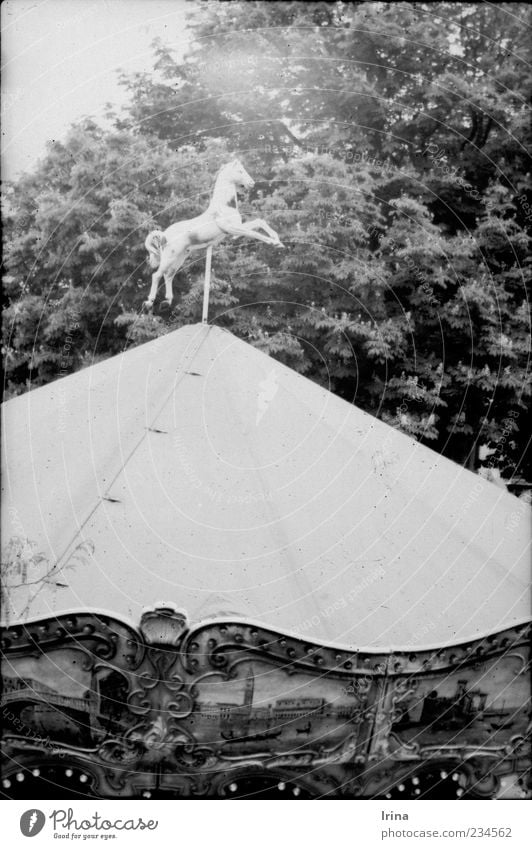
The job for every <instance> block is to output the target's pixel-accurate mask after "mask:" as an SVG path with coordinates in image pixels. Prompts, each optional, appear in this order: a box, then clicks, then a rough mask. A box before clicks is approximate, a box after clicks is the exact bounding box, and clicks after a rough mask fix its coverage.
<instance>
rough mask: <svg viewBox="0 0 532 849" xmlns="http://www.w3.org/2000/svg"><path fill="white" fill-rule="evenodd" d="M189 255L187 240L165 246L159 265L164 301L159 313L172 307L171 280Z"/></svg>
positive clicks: (182, 239)
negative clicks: (163, 287)
mask: <svg viewBox="0 0 532 849" xmlns="http://www.w3.org/2000/svg"><path fill="white" fill-rule="evenodd" d="M188 253H189V246H188V238H186V237H182V238H181V239H179V240H176V241H174V242H172V243H171V244H169V245H167V246H166V248H165V249H164V252H163V259H162V261H161V265H160V269H159V270H160V271H162V276H163V277H164V286H165V299H164V301H162V303H161V311H163V312H167V311H169V310H170V308H171V306H172V300H173V297H174V290H173V285H172V284H173V280H174V277H175V275H176V274H177V272H178V271H179V269H180V268H181V266H182V265H183V263H184V262H185V259H186V258H187V256H188Z"/></svg>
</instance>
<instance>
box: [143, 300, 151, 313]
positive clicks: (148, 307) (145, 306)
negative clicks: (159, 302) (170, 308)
mask: <svg viewBox="0 0 532 849" xmlns="http://www.w3.org/2000/svg"><path fill="white" fill-rule="evenodd" d="M152 310H153V301H144V303H143V304H142V312H151V311H152Z"/></svg>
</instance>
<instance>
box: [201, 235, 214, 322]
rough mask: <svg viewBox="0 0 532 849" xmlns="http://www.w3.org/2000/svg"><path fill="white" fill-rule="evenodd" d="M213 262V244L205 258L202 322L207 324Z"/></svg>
mask: <svg viewBox="0 0 532 849" xmlns="http://www.w3.org/2000/svg"><path fill="white" fill-rule="evenodd" d="M211 262H212V245H211V247H210V248H207V256H206V258H205V285H204V289H203V315H202V317H201V320H202V323H203V324H207V316H208V315H209V292H210V290H211Z"/></svg>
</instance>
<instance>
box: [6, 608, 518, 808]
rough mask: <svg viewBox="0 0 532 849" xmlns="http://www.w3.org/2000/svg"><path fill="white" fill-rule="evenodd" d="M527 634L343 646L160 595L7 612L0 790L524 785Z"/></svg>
mask: <svg viewBox="0 0 532 849" xmlns="http://www.w3.org/2000/svg"><path fill="white" fill-rule="evenodd" d="M529 640H530V626H529V624H528V623H523V624H519V625H516V626H514V627H511V628H507V629H505V630H504V631H501V632H499V633H496V634H488V635H486V636H483V637H481V638H478V639H475V640H471V641H469V642H466V643H460V644H457V645H454V646H445V647H441V648H427V649H422V650H418V649H412V650H393V651H389V652H385V651H382V650H379V651H371V650H360V651H348V650H342V649H340V648H336V647H331V646H327V645H322V644H319V643H313V642H310V641H308V640H304V639H300V638H297V637H295V636H290V635H288V634H283V633H281V632H277V631H273V630H270V629H267V628H264V627H262V626H260V625H257V624H254V623H249V622H245V621H235V620H232V619H217V620H211V621H207V622H205V623H203V624H199V625H195V626H193V627H189V625H188V621H187V616H186V614H185V613H184V612H183V611H180V610H178V609H176V608H175V607H173V606H171V605H159V606H155V607H154V608H151V609H147V610H145V611H144V613H143V615H142V617H141V620H140V623H139V626H138V627H133V626H132V625H131V624H130V623H126V622H123V621H121V620H120V619H119V618H117V617H113V616H110V615H107V614H102V613H97V612H94V611H92V612H91V611H87V612H76V613H71V614H65V615H61V616H54V617H50V618H48V619H42V620H39V621H33V622H25V623H20V624H16V625H12V626H10V627H6V628H4V629H3V638H2V653H3V675H4V690H3V697H2V710H3V716H4V723H5V730H4V740H3V748H4V779H3V782H4V793H6V795H17V793H19V794H20V793H23V792H28V790H26V788H28V787H29V786H34V785H35V783H38V784H39V787H40V789H41V796H42V790H43V788H45V787H46V784H47V783H48V784H49V785H50V786H51V787H53V788H54V794H55V795H56V796H57V795H61V793H60V792H58V790H57V786H60V787H62V788H63V790H64V791H65V793H66V795H70V794H74V795H75V794H80V795H82V796H83V795H89V796H96V797H122V798H131V797H142V796H164V795H168V796H172V795H173V796H195V795H210V796H233V797H234V796H235V795H244V796H246V795H250V794H251V795H253V794H259V795H261V794H264V793H265V792H268V793H271V794H273V795H281V796H289V797H291V798H293V797H301V798H304V797H308V796H323V797H327V796H329V797H330V796H331V795H332V796H334V797H339V796H345V797H353V796H356V797H366V798H367V797H372V798H374V797H382V798H394V797H402V798H408V797H409V796H411V797H413V798H416V797H422V796H426V795H427V794H428V795H430V794H434V793H436V794H437V795H438V794H439V795H441V794H443V795H445V794H449V795H455V796H470V797H474V798H486V797H491V796H493V795H497V794H499V795H501V794H504V793H505V792H509V793H510V794H511V793H512V792H514V791H515V793H516V794H517V795H519V793H523V792H524V789H523V788H524V784H525V782H526V777H525V774H526V772H527V769H528V767H529V761H528V749H527V719H528V714H527V707H526V693H527V689H528V674H527V673H528V663H529ZM505 694H506V697H505ZM32 782H33V784H32ZM508 787H510V788H512V787H513V788H514V791H512V790H507V788H508ZM261 788H262V789H261ZM401 788H402V789H401ZM32 792H33V791H32Z"/></svg>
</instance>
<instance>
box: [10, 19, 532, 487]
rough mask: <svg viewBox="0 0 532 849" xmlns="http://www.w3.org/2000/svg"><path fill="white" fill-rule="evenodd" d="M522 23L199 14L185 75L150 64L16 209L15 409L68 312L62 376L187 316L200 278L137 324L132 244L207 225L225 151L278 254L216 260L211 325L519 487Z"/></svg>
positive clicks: (524, 129) (197, 305) (52, 161)
mask: <svg viewBox="0 0 532 849" xmlns="http://www.w3.org/2000/svg"><path fill="white" fill-rule="evenodd" d="M529 15H530V12H529V11H528V9H527V7H525V6H524V5H515V4H499V5H498V6H493V5H491V6H490V5H488V4H484V5H482V6H477V5H475V4H468V3H453V4H450V3H434V4H425V3H415V4H410V3H398V4H388V3H357V4H347V3H342V2H338V3H334V4H330V3H311V4H301V3H297V2H286V3H275V4H270V3H265V2H251V3H241V2H233V3H229V4H196V5H195V6H193V7H192V8H191V12H190V16H189V20H190V28H191V32H192V34H193V36H194V39H193V42H192V44H191V49H190V51H189V54H188V55H187V56H186V57H185V59H184V60H182V61H176V60H175V59H174V58H173V55H172V52H171V50H170V48H168V47H167V46H166V45H164V44H163V43H161V42H158V43H156V44H155V46H154V52H155V64H154V73H153V75H149V74H140V75H139V74H136V75H131V76H124V77H123V79H122V82H123V85H124V86H125V87H126V89H127V90H128V92H129V94H130V105H129V108H128V110H126V113H125V114H124V115H122V116H120V117H117V116H115V118H114V129H113V130H112V131H111V132H104V131H103V130H101V129H100V128H98V127H97V126H96V125H95V124H94V123H93V122H88V123H86V124H85V125H79V126H78V127H77V128H74V129H73V130H72V133H71V135H70V136H69V138H68V139H67V141H66V142H65V145H63V146H58V147H56V148H51V149H50V151H49V153H48V157H47V158H46V160H45V161H44V162H43V163H42V164H41V166H40V169H38V171H37V172H36V173H35V174H34V175H29V176H27V177H25V178H24V179H23V180H21V181H20V182H19V183H18V185H16V186H15V187H13V189H12V192H11V195H10V213H9V215H8V255H7V266H8V272H9V275H10V282H9V286H8V301H9V306H8V310H7V340H8V341H7V351H8V373H9V377H10V380H11V391H13V392H18V391H22V389H23V388H24V387H25V385H27V381H28V380H29V379H31V381H32V385H34V384H35V383H42V382H45V381H46V380H48V379H51V378H52V377H53V376H56V375H57V374H60V373H61V367H60V366H61V362H62V361H61V359H60V352H59V348H60V345H61V340H62V339H63V338H65V334H67V333H68V332H69V319H68V314H69V310H70V311H71V312H72V311H77V314H79V315H80V316H81V319H82V320H81V321H80V328H79V331H78V332H79V336H78V337H76V339H77V341H76V347H75V352H76V353H75V361H74V362H73V364H72V367H73V368H74V367H79V366H80V365H82V364H83V363H85V362H87V361H88V359H91V358H93V357H94V356H106V355H109V354H111V353H113V352H115V351H116V350H118V349H119V348H120V347H121V346H123V345H127V344H137V343H139V342H142V341H144V340H145V339H148V338H152V337H153V336H156V335H158V334H160V333H163V332H167V331H168V329H171V328H173V327H178V326H180V325H182V324H183V323H186V322H193V321H197V320H198V319H199V317H200V315H201V297H202V293H201V287H202V259H201V258H198V259H197V260H196V261H195V262H194V263H191V264H190V265H189V266H187V268H184V269H183V270H182V271H181V272H180V273H179V275H178V278H177V289H178V302H177V306H176V308H175V310H174V313H173V316H172V319H171V322H170V325H169V326H168V325H164V324H162V323H161V321H160V320H159V319H157V318H154V317H152V316H142V315H139V313H138V306H139V304H140V300H141V299H142V297H143V296H144V293H145V291H146V285H147V274H146V269H145V268H144V267H143V263H144V251H143V247H142V244H143V241H144V234H145V232H146V231H147V230H148V229H150V228H151V227H152V226H155V224H157V226H160V227H165V226H167V225H168V224H169V223H171V221H173V220H178V219H180V218H187V217H191V216H192V215H194V214H196V213H197V212H199V211H200V210H201V209H203V208H204V207H205V205H206V198H207V193H208V191H209V189H210V186H211V183H212V178H213V175H214V173H215V171H216V170H217V168H218V167H219V165H220V164H221V163H222V162H223V161H224V157H228V156H230V155H235V154H238V155H240V156H242V158H243V159H244V161H245V164H246V166H247V167H248V170H249V171H250V172H251V173H252V174H253V176H254V177H255V178H256V180H257V184H256V187H255V190H254V192H253V194H252V195H250V197H249V198H248V199H247V200H244V201H243V202H242V203H241V211H242V212H243V215H244V218H246V217H249V216H250V215H252V216H253V217H255V216H256V215H261V216H262V217H264V218H265V219H266V220H268V221H270V223H271V224H272V226H273V227H275V229H276V230H278V231H279V232H280V234H281V238H282V240H283V242H284V243H285V244H286V245H287V250H286V251H285V252H281V251H275V250H273V249H272V248H271V247H269V246H266V245H257V243H255V242H253V243H252V242H246V241H244V240H239V241H237V242H234V241H232V240H228V241H226V242H224V243H223V244H222V245H220V246H219V247H217V249H216V254H215V262H214V267H213V281H212V297H211V308H210V315H211V318H212V320H214V321H216V322H217V323H219V324H222V325H224V326H226V327H228V328H229V329H231V330H232V332H234V333H236V334H237V335H238V336H240V337H242V338H244V339H247V340H248V341H250V342H252V344H254V345H257V346H258V347H260V348H262V349H264V350H266V351H268V352H269V353H271V354H272V355H273V356H275V357H277V358H279V359H280V360H282V361H283V362H286V363H288V364H289V365H291V366H292V367H294V368H296V369H298V370H299V371H301V372H302V373H304V374H306V375H307V376H309V377H310V378H311V379H313V380H316V381H319V382H320V383H322V384H323V385H326V386H328V387H329V388H331V389H332V390H333V391H334V392H337V393H338V394H340V395H341V396H342V397H344V398H346V399H348V400H350V401H355V402H356V403H357V404H359V405H360V406H361V407H363V408H364V409H366V410H368V411H370V412H372V413H373V414H375V415H378V416H380V417H381V418H383V419H384V420H385V421H387V422H389V423H390V424H392V425H393V426H395V427H398V428H400V429H402V430H405V431H406V432H408V433H409V434H411V435H412V436H414V437H415V438H417V439H420V440H422V441H425V442H427V443H428V444H430V445H432V446H433V447H434V448H436V449H437V450H439V451H441V452H443V453H444V454H446V455H447V456H449V457H452V458H453V459H455V460H457V461H458V462H460V463H467V464H468V465H469V466H470V467H473V466H474V465H475V463H476V453H477V448H478V445H479V444H481V443H483V442H488V443H490V444H491V445H493V446H499V447H500V446H501V445H503V444H504V450H501V451H499V454H498V460H497V462H498V463H499V465H500V467H501V469H505V473H506V475H507V476H508V475H509V473H515V474H518V473H519V474H525V475H527V476H530V473H531V472H530V468H529V466H527V465H526V464H525V463H524V461H523V459H522V455H523V452H524V450H525V448H526V445H527V432H526V429H525V428H524V427H521V426H520V424H519V422H520V421H521V419H520V416H521V415H522V413H523V411H524V409H525V408H526V404H527V402H528V399H529V397H530V375H529V368H528V357H529V340H530V325H529V310H528V300H527V297H528V292H527V286H528V281H529V279H530V265H529V263H528V262H527V259H526V256H527V251H528V248H529V235H528V231H527V230H528V224H529V222H530V215H531V211H530V210H531V206H532V204H531V200H530V195H529V194H528V182H529V180H528V177H527V175H529V171H530V164H529V159H528V158H527V154H526V141H527V140H529V129H528V124H527V123H526V114H527V112H526V109H527V102H526V101H527V97H528V92H529V87H530V66H529V65H527V63H526V62H525V57H526V53H525V45H526V42H525V35H526V22H527V21H528V20H529ZM95 171H97V173H98V174H99V175H100V176H101V177H102V178H103V179H101V180H97V181H96V183H94V182H93V181H94V174H95ZM36 204H37V208H35V206H36ZM138 281H140V282H138ZM141 291H142V295H141ZM52 293H53V297H54V298H55V301H54V302H53V303H52V302H51V300H50V296H51V294H52ZM509 410H513V412H514V414H515V415H514V418H513V422H514V425H512V426H511V427H510V425H509V424H508V416H507V414H508V411H509ZM515 422H517V424H515ZM503 440H504V443H503Z"/></svg>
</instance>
